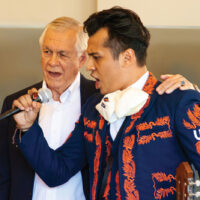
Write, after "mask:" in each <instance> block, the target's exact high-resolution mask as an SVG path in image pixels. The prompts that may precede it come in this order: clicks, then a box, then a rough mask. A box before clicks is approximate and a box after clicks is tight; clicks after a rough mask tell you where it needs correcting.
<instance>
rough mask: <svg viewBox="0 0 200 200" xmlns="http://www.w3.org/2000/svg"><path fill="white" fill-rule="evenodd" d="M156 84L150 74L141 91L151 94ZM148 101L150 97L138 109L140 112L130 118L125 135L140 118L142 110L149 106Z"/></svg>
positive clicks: (155, 80)
mask: <svg viewBox="0 0 200 200" xmlns="http://www.w3.org/2000/svg"><path fill="white" fill-rule="evenodd" d="M156 83H157V79H156V78H155V77H154V76H153V75H152V73H149V78H148V79H147V81H146V83H145V85H144V87H143V90H144V91H145V92H146V93H148V94H152V92H153V90H154V86H155V84H156ZM150 99H151V97H150V96H149V98H148V99H147V101H146V103H145V104H144V106H143V107H142V108H141V109H140V111H139V112H137V113H136V114H134V115H132V116H131V119H132V121H131V122H130V125H129V126H128V127H127V128H126V130H125V134H126V133H128V132H129V131H130V130H131V129H132V127H133V125H134V124H135V121H136V120H137V119H138V118H140V117H141V115H142V113H143V112H144V109H145V108H146V107H147V106H148V105H149V103H150Z"/></svg>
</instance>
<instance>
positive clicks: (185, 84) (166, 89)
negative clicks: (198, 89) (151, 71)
mask: <svg viewBox="0 0 200 200" xmlns="http://www.w3.org/2000/svg"><path fill="white" fill-rule="evenodd" d="M160 78H161V79H162V80H163V82H162V83H161V84H160V85H159V86H158V87H157V88H156V91H157V92H158V94H160V95H162V94H164V93H167V94H170V93H172V92H173V91H174V90H175V89H177V88H179V89H180V90H188V89H195V88H194V85H193V84H192V83H191V82H190V81H188V80H187V79H186V78H185V77H184V76H182V75H180V74H175V75H172V74H165V75H161V76H160Z"/></svg>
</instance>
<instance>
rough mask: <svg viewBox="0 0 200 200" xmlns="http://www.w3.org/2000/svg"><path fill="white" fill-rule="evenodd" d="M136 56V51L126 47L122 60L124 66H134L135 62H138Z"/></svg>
mask: <svg viewBox="0 0 200 200" xmlns="http://www.w3.org/2000/svg"><path fill="white" fill-rule="evenodd" d="M136 61H137V59H136V56H135V51H134V50H133V49H131V48H129V49H126V50H125V51H124V52H122V53H121V62H122V64H123V65H122V66H124V67H127V66H132V65H133V64H134V65H135V64H136Z"/></svg>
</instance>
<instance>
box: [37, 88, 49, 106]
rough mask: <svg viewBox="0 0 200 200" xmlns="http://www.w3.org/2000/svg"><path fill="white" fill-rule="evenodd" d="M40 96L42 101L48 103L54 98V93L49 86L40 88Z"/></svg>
mask: <svg viewBox="0 0 200 200" xmlns="http://www.w3.org/2000/svg"><path fill="white" fill-rule="evenodd" d="M38 96H39V98H40V100H41V102H42V103H47V102H49V100H50V99H51V98H52V93H51V90H50V89H48V88H40V89H39V90H38Z"/></svg>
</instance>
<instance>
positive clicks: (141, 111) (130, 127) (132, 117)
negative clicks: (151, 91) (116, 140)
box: [125, 97, 150, 134]
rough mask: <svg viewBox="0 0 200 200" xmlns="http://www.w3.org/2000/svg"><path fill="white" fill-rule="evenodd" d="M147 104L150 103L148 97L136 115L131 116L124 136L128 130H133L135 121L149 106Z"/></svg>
mask: <svg viewBox="0 0 200 200" xmlns="http://www.w3.org/2000/svg"><path fill="white" fill-rule="evenodd" d="M149 103H150V97H149V98H148V99H147V102H146V103H145V104H144V106H143V107H142V109H141V110H140V111H139V112H138V113H136V114H134V115H131V119H132V120H131V122H130V125H129V126H127V128H126V130H125V134H126V133H128V132H130V130H131V129H132V128H133V125H134V124H135V122H136V120H137V119H138V118H140V117H141V115H142V113H143V112H144V109H145V108H146V107H147V106H148V105H149Z"/></svg>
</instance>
